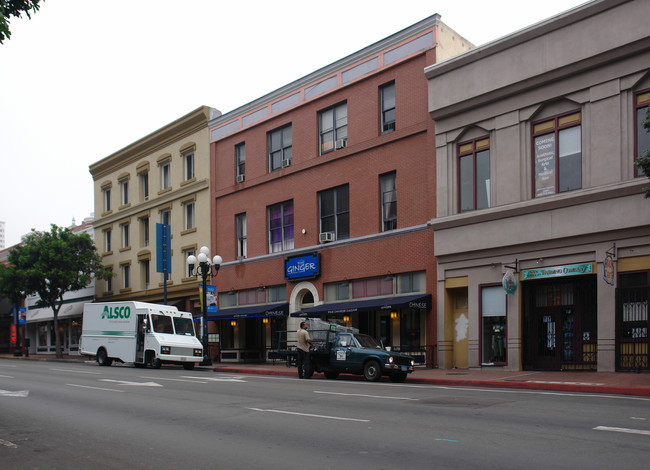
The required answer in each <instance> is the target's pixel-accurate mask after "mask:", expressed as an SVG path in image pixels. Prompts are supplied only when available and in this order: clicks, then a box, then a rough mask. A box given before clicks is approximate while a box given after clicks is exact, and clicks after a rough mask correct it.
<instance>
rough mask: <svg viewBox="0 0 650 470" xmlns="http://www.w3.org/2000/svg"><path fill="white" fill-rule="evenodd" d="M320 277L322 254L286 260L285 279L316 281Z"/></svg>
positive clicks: (311, 254)
mask: <svg viewBox="0 0 650 470" xmlns="http://www.w3.org/2000/svg"><path fill="white" fill-rule="evenodd" d="M318 276H320V253H310V254H308V255H300V256H292V257H290V258H285V260H284V278H285V279H286V280H288V281H294V280H297V279H315V278H317V277H318Z"/></svg>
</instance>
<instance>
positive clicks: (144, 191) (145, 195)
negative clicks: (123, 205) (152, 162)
mask: <svg viewBox="0 0 650 470" xmlns="http://www.w3.org/2000/svg"><path fill="white" fill-rule="evenodd" d="M140 188H141V196H142V200H143V201H147V200H148V199H149V173H148V172H147V173H142V174H140Z"/></svg>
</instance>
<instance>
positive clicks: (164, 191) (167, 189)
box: [158, 186, 172, 196]
mask: <svg viewBox="0 0 650 470" xmlns="http://www.w3.org/2000/svg"><path fill="white" fill-rule="evenodd" d="M171 190H172V187H171V186H169V187H168V188H165V189H161V190H160V191H158V196H160V195H161V194H165V193H168V192H170V191H171Z"/></svg>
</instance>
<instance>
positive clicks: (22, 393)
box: [0, 390, 29, 398]
mask: <svg viewBox="0 0 650 470" xmlns="http://www.w3.org/2000/svg"><path fill="white" fill-rule="evenodd" d="M28 395H29V390H18V391H15V392H14V391H11V390H0V397H20V398H27V396H28Z"/></svg>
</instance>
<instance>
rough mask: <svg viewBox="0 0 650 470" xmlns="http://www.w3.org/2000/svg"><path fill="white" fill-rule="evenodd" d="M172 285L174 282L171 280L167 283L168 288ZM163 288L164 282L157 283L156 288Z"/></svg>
mask: <svg viewBox="0 0 650 470" xmlns="http://www.w3.org/2000/svg"><path fill="white" fill-rule="evenodd" d="M172 284H174V281H172V280H171V279H170V280H169V281H167V285H168V286H171V285H172ZM164 286H165V283H164V282H159V283H158V287H164Z"/></svg>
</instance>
